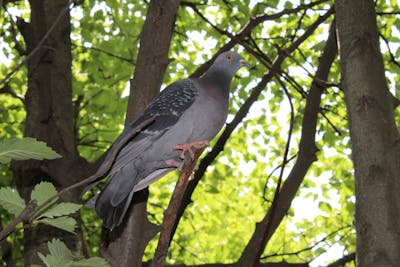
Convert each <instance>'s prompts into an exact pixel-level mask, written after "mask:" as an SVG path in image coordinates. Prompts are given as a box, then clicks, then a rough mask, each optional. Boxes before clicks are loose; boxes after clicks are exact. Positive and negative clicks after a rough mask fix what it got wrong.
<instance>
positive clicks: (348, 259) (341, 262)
mask: <svg viewBox="0 0 400 267" xmlns="http://www.w3.org/2000/svg"><path fill="white" fill-rule="evenodd" d="M355 260H356V253H355V252H353V253H350V254H348V255H345V256H343V257H342V258H340V259H338V260H336V261H334V262H332V263H331V264H329V265H327V266H326V267H340V266H344V265H345V264H346V263H349V262H351V261H355Z"/></svg>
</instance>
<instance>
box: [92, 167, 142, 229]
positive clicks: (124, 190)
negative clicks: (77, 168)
mask: <svg viewBox="0 0 400 267" xmlns="http://www.w3.org/2000/svg"><path fill="white" fill-rule="evenodd" d="M128 174H129V175H128ZM135 178H137V172H136V171H135V170H134V168H132V167H128V168H125V169H124V168H123V169H121V170H120V171H118V172H116V173H114V174H113V175H112V176H111V179H110V181H109V182H108V184H107V185H106V186H105V188H104V189H103V190H102V191H101V193H100V194H99V196H98V197H97V200H96V204H95V209H96V212H97V215H99V217H100V218H101V219H103V225H104V227H106V228H108V229H113V228H115V227H116V226H118V225H120V224H121V223H122V220H123V218H124V217H125V214H126V212H127V210H128V208H129V206H130V204H131V202H132V198H133V194H134V192H135V190H134V187H135V185H136V184H137V181H136V179H135Z"/></svg>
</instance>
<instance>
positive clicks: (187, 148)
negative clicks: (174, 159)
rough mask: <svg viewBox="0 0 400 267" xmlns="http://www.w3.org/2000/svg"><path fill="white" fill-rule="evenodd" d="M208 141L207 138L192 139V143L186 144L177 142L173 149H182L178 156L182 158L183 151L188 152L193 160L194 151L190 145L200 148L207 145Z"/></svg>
mask: <svg viewBox="0 0 400 267" xmlns="http://www.w3.org/2000/svg"><path fill="white" fill-rule="evenodd" d="M209 145H210V143H209V142H208V140H199V141H194V142H192V143H188V144H179V145H177V146H176V147H175V149H178V150H182V153H181V154H180V155H179V158H181V159H184V158H185V152H186V151H187V152H189V155H190V158H191V159H192V160H193V159H194V152H193V149H192V147H194V148H197V149H200V148H205V147H207V146H209Z"/></svg>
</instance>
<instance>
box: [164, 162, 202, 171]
mask: <svg viewBox="0 0 400 267" xmlns="http://www.w3.org/2000/svg"><path fill="white" fill-rule="evenodd" d="M165 163H166V164H167V165H168V166H170V167H174V168H177V169H178V171H180V172H181V171H182V170H183V164H184V163H183V161H182V162H178V161H175V160H173V159H168V160H166V161H165ZM198 169H199V165H198V164H196V166H195V167H194V169H193V171H194V172H195V171H197V170H198Z"/></svg>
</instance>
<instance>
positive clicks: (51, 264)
mask: <svg viewBox="0 0 400 267" xmlns="http://www.w3.org/2000/svg"><path fill="white" fill-rule="evenodd" d="M47 247H48V248H49V252H50V254H49V255H46V256H44V255H43V254H41V253H40V252H38V256H39V258H40V259H41V260H42V261H43V263H44V264H46V266H47V267H68V266H72V263H73V260H74V256H73V254H72V252H71V251H70V250H69V249H68V248H67V246H66V245H65V244H64V242H62V241H61V240H59V239H53V240H51V241H49V242H48V243H47Z"/></svg>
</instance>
